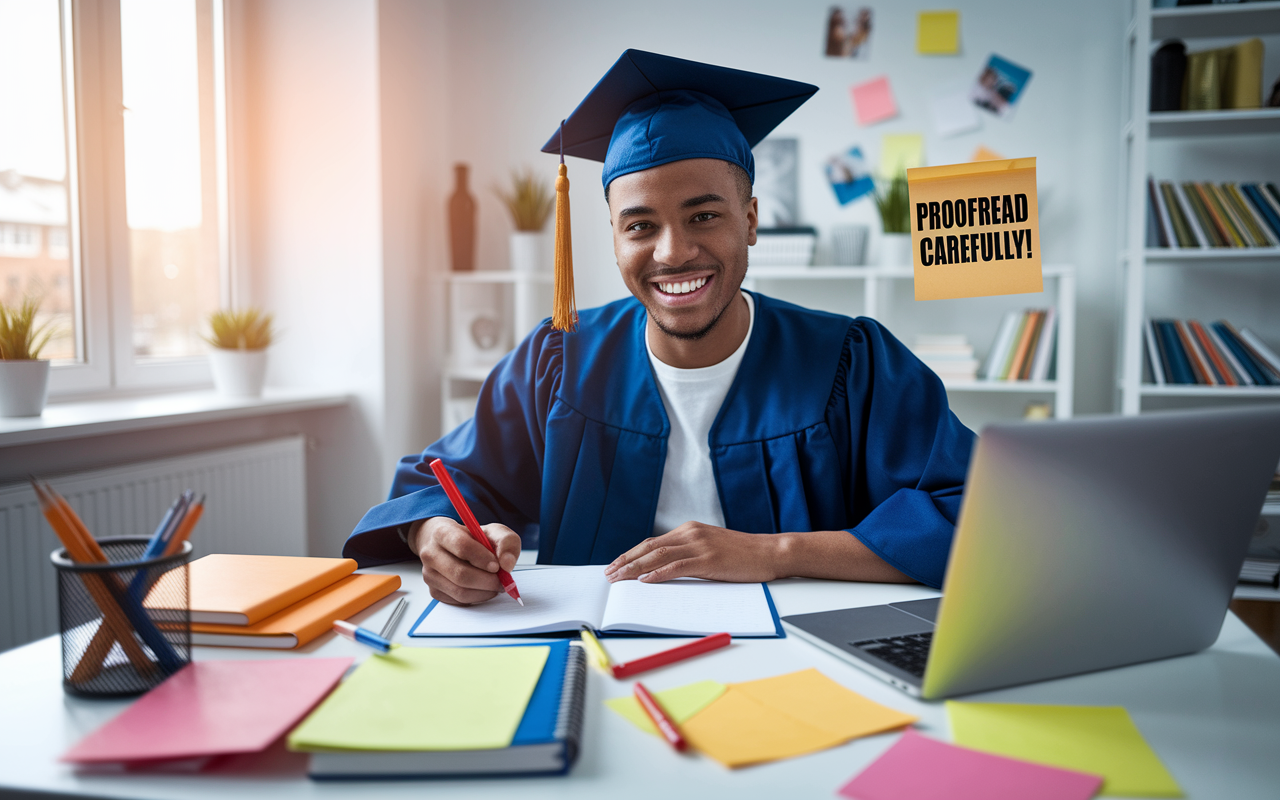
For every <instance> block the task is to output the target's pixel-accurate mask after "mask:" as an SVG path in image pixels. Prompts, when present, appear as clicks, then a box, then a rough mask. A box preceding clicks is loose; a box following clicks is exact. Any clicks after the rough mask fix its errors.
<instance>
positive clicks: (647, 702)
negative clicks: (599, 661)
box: [636, 681, 689, 753]
mask: <svg viewBox="0 0 1280 800" xmlns="http://www.w3.org/2000/svg"><path fill="white" fill-rule="evenodd" d="M636 700H639V701H640V707H641V708H643V709H644V713H646V714H648V715H649V719H651V720H653V724H654V726H655V727H657V729H658V730H659V731H660V732H661V733H662V738H663V739H666V740H667V744H669V745H671V746H672V747H674V748H675V749H676V751H677V752H681V753H683V752H684V751H685V750H686V749H687V748H688V747H689V745H688V744H687V743H686V742H685V740H684V737H683V736H681V735H680V729H679V728H677V727H676V724H675V723H674V722H672V721H671V718H670V717H668V716H667V712H665V711H663V710H662V706H660V705H658V701H657V700H655V699H654V698H653V695H651V694H649V690H648V689H646V688H644V684H643V683H640V682H639V681H636Z"/></svg>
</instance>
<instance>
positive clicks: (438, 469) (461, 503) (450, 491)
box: [431, 458, 524, 605]
mask: <svg viewBox="0 0 1280 800" xmlns="http://www.w3.org/2000/svg"><path fill="white" fill-rule="evenodd" d="M431 471H432V472H434V473H435V474H436V480H438V481H440V485H441V486H443V487H444V493H445V494H447V495H449V502H451V503H453V508H454V510H455V511H457V512H458V516H460V517H462V524H463V525H466V526H467V532H468V533H470V534H471V538H472V539H475V540H476V541H477V542H479V543H480V544H482V545H484V546H485V549H486V550H488V551H489V552H490V553H493V555H494V556H495V557H496V556H497V555H498V551H497V550H494V549H493V542H491V541H489V537H488V536H485V535H484V531H482V530H480V523H479V522H476V515H475V514H472V513H471V507H470V506H468V505H467V501H466V500H464V499H463V497H462V492H459V491H458V486H457V484H455V483H454V482H453V478H450V477H449V471H448V470H447V469H445V468H444V462H443V461H441V460H440V459H438V458H437V459H436V460H435V461H432V462H431ZM498 581H499V582H500V583H502V588H503V590H505V591H506V593H507V594H509V595H511V599H512V600H515V601H516V602H517V603H519V604H520V605H524V601H523V600H521V599H520V590H519V589H517V588H516V582H515V580H513V579H512V577H511V573H510V572H507V571H506V570H505V569H503V568H502V567H498Z"/></svg>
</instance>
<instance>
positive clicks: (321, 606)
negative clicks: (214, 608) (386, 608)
mask: <svg viewBox="0 0 1280 800" xmlns="http://www.w3.org/2000/svg"><path fill="white" fill-rule="evenodd" d="M399 588H400V576H399V575H348V576H347V577H345V578H343V579H342V580H340V581H338V582H337V583H335V584H333V585H332V586H329V587H327V588H324V589H321V590H320V591H318V592H316V593H315V594H313V595H311V596H310V597H307V598H305V599H303V600H302V601H301V602H298V603H294V604H293V605H291V606H289V607H288V608H286V609H284V610H283V611H280V612H278V613H276V614H273V615H271V616H269V617H267V618H266V619H264V620H262V621H261V622H258V623H256V624H254V625H213V624H210V623H203V622H199V623H198V622H193V623H191V643H192V644H195V645H216V646H221V647H267V648H271V649H274V650H291V649H293V648H295V647H300V646H302V645H304V644H306V643H307V642H309V641H311V640H312V639H314V638H316V637H317V636H319V635H320V634H322V633H324V632H325V631H327V630H330V629H332V628H333V623H334V620H339V619H346V618H347V617H350V616H351V615H353V614H356V613H358V612H360V611H363V610H364V609H366V608H368V607H369V606H371V605H373V604H374V603H376V602H378V601H379V600H381V599H382V598H384V597H386V596H387V595H389V594H391V593H392V592H394V591H395V590H396V589H399Z"/></svg>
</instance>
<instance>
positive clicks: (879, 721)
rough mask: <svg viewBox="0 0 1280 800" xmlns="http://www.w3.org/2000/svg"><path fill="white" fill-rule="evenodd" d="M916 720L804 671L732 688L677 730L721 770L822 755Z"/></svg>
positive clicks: (811, 672) (736, 685) (815, 673)
mask: <svg viewBox="0 0 1280 800" xmlns="http://www.w3.org/2000/svg"><path fill="white" fill-rule="evenodd" d="M915 720H916V718H915V717H913V716H911V715H910V714H904V713H902V712H900V711H896V710H894V709H892V708H888V707H887V706H882V705H880V704H879V703H875V702H872V701H871V700H868V699H867V698H865V697H863V696H861V695H859V694H857V693H855V692H852V691H850V690H848V689H846V688H844V687H843V686H841V685H840V684H838V683H836V682H835V681H833V680H831V679H830V678H828V677H827V676H825V675H823V674H822V673H821V672H818V671H817V670H816V669H807V670H802V671H800V672H792V673H790V674H787V675H779V676H777V677H775V678H765V679H763V680H758V681H748V682H746V683H735V684H731V685H730V686H729V688H728V690H727V691H726V692H725V693H724V694H723V695H722V696H721V697H720V699H718V700H716V701H715V702H714V703H712V704H711V705H709V706H707V707H706V708H705V709H703V710H702V712H701V713H699V714H697V715H695V716H694V717H693V718H691V719H690V720H689V721H688V722H686V723H685V724H684V725H682V726H681V730H682V732H683V733H684V736H685V738H686V739H688V741H689V743H690V744H691V745H693V747H694V748H695V749H697V750H698V751H700V752H702V753H705V754H706V755H708V756H710V757H711V758H714V759H715V760H716V761H719V762H720V763H721V764H724V765H725V766H726V767H742V766H746V765H748V764H758V763H760V762H763V761H773V760H776V759H779V758H789V757H791V756H798V755H804V754H805V753H813V752H816V751H818V750H825V749H826V748H828V747H834V746H835V745H838V744H841V743H843V742H847V741H849V740H850V739H854V738H857V737H859V736H870V735H872V734H876V733H883V732H884V731H889V730H893V729H895V728H901V727H904V726H906V725H909V724H911V723H912V722H914V721H915Z"/></svg>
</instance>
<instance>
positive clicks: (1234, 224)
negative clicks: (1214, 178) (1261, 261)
mask: <svg viewBox="0 0 1280 800" xmlns="http://www.w3.org/2000/svg"><path fill="white" fill-rule="evenodd" d="M1146 245H1147V247H1172V248H1203V247H1280V187H1277V186H1276V184H1274V183H1266V184H1262V183H1218V184H1214V183H1204V182H1194V181H1185V182H1183V183H1174V182H1172V181H1160V182H1159V184H1157V183H1156V181H1155V180H1154V179H1148V180H1147V242H1146Z"/></svg>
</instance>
